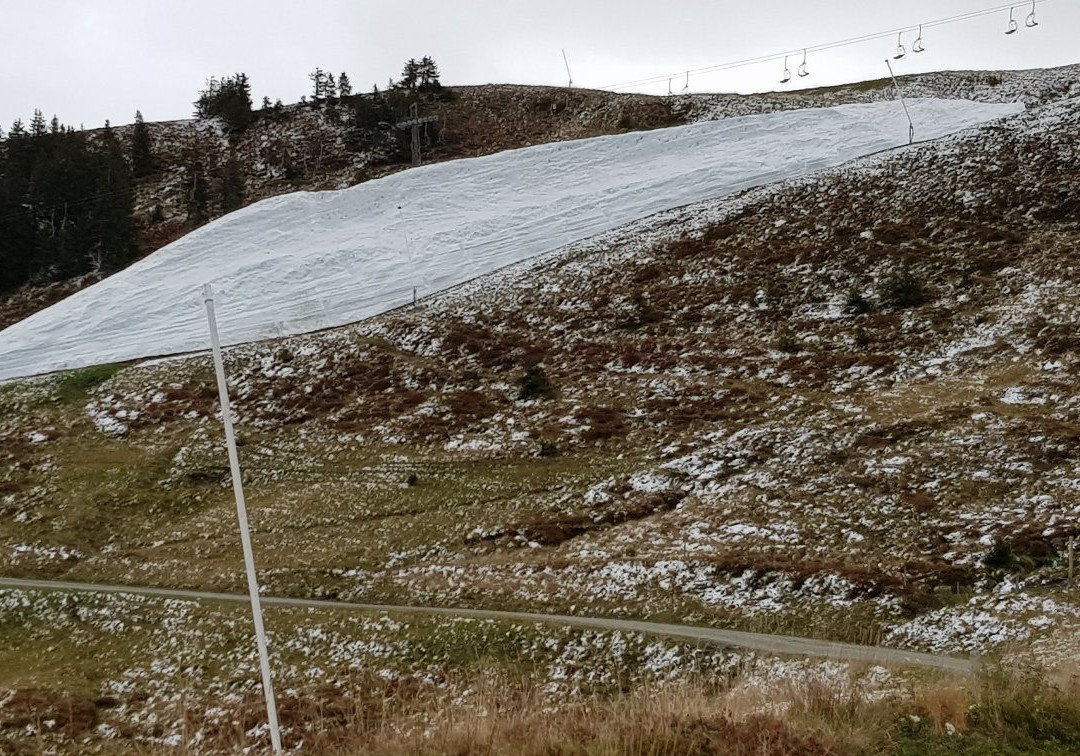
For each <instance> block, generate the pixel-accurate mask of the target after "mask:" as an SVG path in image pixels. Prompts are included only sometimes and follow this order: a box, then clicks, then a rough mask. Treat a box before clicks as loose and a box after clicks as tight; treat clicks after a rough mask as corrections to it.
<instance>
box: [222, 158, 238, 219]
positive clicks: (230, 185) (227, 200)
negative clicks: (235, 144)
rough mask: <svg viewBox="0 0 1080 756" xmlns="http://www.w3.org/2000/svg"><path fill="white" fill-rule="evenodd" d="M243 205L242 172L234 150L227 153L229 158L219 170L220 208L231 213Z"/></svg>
mask: <svg viewBox="0 0 1080 756" xmlns="http://www.w3.org/2000/svg"><path fill="white" fill-rule="evenodd" d="M243 205H244V174H243V172H242V171H241V170H240V161H239V160H238V159H237V157H236V152H235V150H234V151H231V152H230V153H229V159H228V160H226V161H225V165H224V166H223V167H222V170H221V209H222V211H223V212H226V213H231V212H232V211H233V210H237V209H239V208H240V207H242V206H243Z"/></svg>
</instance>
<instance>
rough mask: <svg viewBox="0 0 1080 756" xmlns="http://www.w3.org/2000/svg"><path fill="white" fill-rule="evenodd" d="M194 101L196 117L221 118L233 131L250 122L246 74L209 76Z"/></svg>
mask: <svg viewBox="0 0 1080 756" xmlns="http://www.w3.org/2000/svg"><path fill="white" fill-rule="evenodd" d="M206 84H207V86H206V89H203V90H201V91H200V92H199V99H197V100H196V101H195V117H196V118H221V119H222V120H223V121H225V123H226V124H227V125H228V127H229V128H230V129H231V130H233V131H243V130H244V129H245V128H247V126H248V124H250V123H251V119H252V113H251V84H250V83H249V81H248V77H247V74H245V73H237V74H234V75H233V76H225V77H222V78H221V79H215V78H210V79H209V80H208V81H207V83H206Z"/></svg>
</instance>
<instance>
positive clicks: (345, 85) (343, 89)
mask: <svg viewBox="0 0 1080 756" xmlns="http://www.w3.org/2000/svg"><path fill="white" fill-rule="evenodd" d="M338 94H339V95H341V99H343V100H344V99H345V98H346V97H351V96H352V82H350V81H349V76H348V74H346V73H345V72H344V71H342V72H341V74H340V75H339V76H338Z"/></svg>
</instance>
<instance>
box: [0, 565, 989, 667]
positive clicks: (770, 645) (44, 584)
mask: <svg viewBox="0 0 1080 756" xmlns="http://www.w3.org/2000/svg"><path fill="white" fill-rule="evenodd" d="M0 589H9V590H11V589H14V590H30V591H64V592H75V591H83V592H91V593H131V594H138V595H142V596H161V597H165V598H175V599H187V600H195V601H228V602H234V603H247V602H248V597H247V596H246V595H241V594H236V593H211V592H207V591H182V590H175V589H171V588H143V587H139V586H129V585H105V584H100V583H73V582H66V581H60V580H21V579H17V578H0ZM262 602H263V604H265V605H269V606H291V607H301V608H313V609H333V610H346V611H360V612H379V613H387V614H427V615H443V616H447V617H469V618H472V619H480V620H503V621H509V622H539V623H544V624H551V625H563V626H569V627H583V628H593V629H597V630H621V631H624V632H634V633H645V634H648V635H661V636H666V637H669V638H680V639H683V640H689V641H697V642H699V643H703V644H708V645H714V646H721V647H734V648H744V649H749V650H752V651H761V652H764V653H769V654H780V655H787V656H803V657H806V656H813V657H822V658H826V659H840V660H843V661H851V662H861V663H866V664H893V665H901V666H911V667H927V668H931V669H941V670H947V671H950V672H960V673H964V674H970V673H973V672H974V671H975V670H976V668H977V660H976V659H975V658H971V659H968V658H962V657H956V656H937V655H934V654H927V653H922V652H919V651H903V650H900V649H895V648H884V647H882V646H860V645H856V644H854V643H838V642H835V641H823V640H814V639H812V638H798V637H795V636H790V635H766V634H763V633H747V632H741V631H738V630H720V629H717V628H712V627H696V626H693V625H672V624H666V623H661V622H644V621H640V620H621V619H606V618H603V617H576V616H570V615H565V614H534V613H531V612H504V611H497V610H491V609H456V608H443V607H429V606H391V605H387V604H354V603H350V602H346V601H321V600H317V599H300V598H281V597H277V596H263V597H262Z"/></svg>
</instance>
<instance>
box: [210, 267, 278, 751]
mask: <svg viewBox="0 0 1080 756" xmlns="http://www.w3.org/2000/svg"><path fill="white" fill-rule="evenodd" d="M203 301H204V302H205V303H206V319H207V321H209V323H210V343H211V345H212V346H213V353H214V372H215V373H216V374H217V384H218V396H219V397H220V398H221V422H222V424H223V425H224V426H225V445H226V447H227V448H228V450H229V468H230V469H231V471H232V485H233V493H234V494H236V519H237V520H238V521H239V523H240V543H241V544H243V547H244V568H245V569H246V571H247V584H248V595H249V596H250V597H251V615H252V617H253V619H254V620H255V642H256V644H257V645H258V647H259V667H260V669H261V670H262V684H263V694H264V695H265V696H266V716H267V719H268V721H269V723H270V743H271V745H272V746H273V749H274V753H275V754H280V753H281V752H282V750H281V729H280V727H279V726H278V716H277V703H276V702H275V700H274V681H273V679H272V678H271V677H270V656H269V654H268V653H267V650H266V631H265V630H264V629H263V616H262V602H261V601H260V600H259V583H258V581H257V580H256V579H255V555H254V553H253V552H252V549H251V534H250V532H249V530H248V519H247V504H246V503H245V501H244V481H243V479H242V478H241V477H240V456H239V454H237V452H236V434H235V433H234V432H233V424H232V406H231V405H230V403H229V390H228V387H227V386H226V384H225V363H224V361H223V360H222V358H221V342H220V340H219V339H218V330H217V318H216V317H214V290H213V288H212V287H211V286H210V284H206V285H205V286H203Z"/></svg>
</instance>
